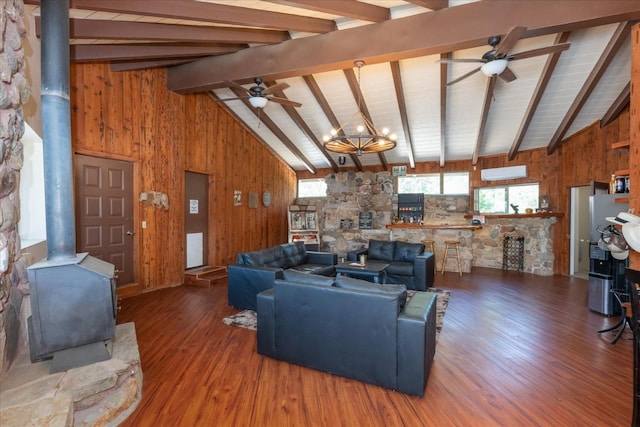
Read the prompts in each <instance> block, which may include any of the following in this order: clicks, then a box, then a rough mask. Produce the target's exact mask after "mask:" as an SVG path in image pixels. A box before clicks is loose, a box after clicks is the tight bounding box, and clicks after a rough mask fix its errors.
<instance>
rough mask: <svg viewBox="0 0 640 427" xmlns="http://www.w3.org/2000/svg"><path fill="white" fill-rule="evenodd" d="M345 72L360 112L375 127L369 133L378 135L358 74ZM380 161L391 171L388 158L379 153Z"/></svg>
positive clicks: (349, 71)
mask: <svg viewBox="0 0 640 427" xmlns="http://www.w3.org/2000/svg"><path fill="white" fill-rule="evenodd" d="M343 71H344V76H345V77H346V78H347V83H349V88H350V89H351V93H352V94H353V97H354V98H355V99H356V103H357V104H358V108H359V109H360V112H361V113H362V115H363V116H364V117H365V118H366V119H367V120H368V121H369V123H371V125H372V126H373V129H371V128H370V127H369V126H367V127H368V128H369V132H371V133H377V132H376V128H375V124H374V123H373V120H372V119H371V113H369V109H368V108H367V103H366V102H365V101H364V96H362V91H361V90H360V84H359V82H358V79H357V78H356V73H355V72H354V71H353V68H346V69H345V70H343ZM358 100H360V102H358ZM378 159H380V163H382V167H383V168H384V170H389V162H387V157H386V156H385V155H384V153H378Z"/></svg>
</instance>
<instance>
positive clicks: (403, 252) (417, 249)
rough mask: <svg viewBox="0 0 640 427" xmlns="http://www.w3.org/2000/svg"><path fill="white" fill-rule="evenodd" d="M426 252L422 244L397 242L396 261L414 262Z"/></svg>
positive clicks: (394, 256) (394, 258)
mask: <svg viewBox="0 0 640 427" xmlns="http://www.w3.org/2000/svg"><path fill="white" fill-rule="evenodd" d="M423 252H424V245H423V244H422V243H409V242H396V250H395V252H394V255H393V260H394V261H404V262H414V261H415V260H416V257H417V256H418V255H420V254H422V253H423Z"/></svg>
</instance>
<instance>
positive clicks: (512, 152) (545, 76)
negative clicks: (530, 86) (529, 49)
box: [509, 32, 571, 160]
mask: <svg viewBox="0 0 640 427" xmlns="http://www.w3.org/2000/svg"><path fill="white" fill-rule="evenodd" d="M570 35H571V33H570V32H564V33H561V34H558V36H557V37H556V40H555V43H554V44H558V43H566V42H567V40H569V36H570ZM561 53H562V52H560V51H559V52H555V53H552V54H550V55H549V56H548V57H547V61H546V63H545V65H544V68H543V69H542V74H541V75H540V79H539V80H538V84H537V85H536V88H535V89H534V91H533V96H532V97H531V100H530V101H529V105H528V106H527V111H526V112H525V113H524V117H523V119H522V121H521V122H520V127H519V128H518V133H517V134H516V137H515V138H514V140H513V144H511V148H510V149H509V160H513V159H514V158H515V157H516V154H518V150H519V149H520V144H522V140H523V139H524V136H525V135H526V134H527V130H528V129H529V125H530V124H531V120H533V115H534V114H535V112H536V110H537V108H538V104H540V100H541V99H542V95H544V92H545V90H546V89H547V85H548V84H549V80H551V75H552V74H553V70H555V68H556V65H557V64H558V60H560V54H561Z"/></svg>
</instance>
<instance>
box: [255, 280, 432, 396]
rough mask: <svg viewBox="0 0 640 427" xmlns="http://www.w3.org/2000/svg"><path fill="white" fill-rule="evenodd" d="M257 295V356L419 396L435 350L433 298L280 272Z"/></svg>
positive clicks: (402, 289)
mask: <svg viewBox="0 0 640 427" xmlns="http://www.w3.org/2000/svg"><path fill="white" fill-rule="evenodd" d="M285 276H287V279H286V280H276V281H275V283H274V287H273V288H272V289H269V290H266V291H264V292H261V293H260V294H258V333H257V349H258V353H259V354H262V355H265V356H268V357H272V358H275V359H279V360H284V361H287V362H290V363H295V364H298V365H302V366H307V367H310V368H314V369H318V370H321V371H325V372H330V373H332V374H335V375H340V376H344V377H347V378H353V379H356V380H359V381H363V382H367V383H371V384H376V385H379V386H382V387H386V388H390V389H393V390H397V391H399V392H402V393H407V394H412V395H416V396H423V395H424V390H425V387H426V384H427V380H428V378H429V373H430V371H431V365H432V362H433V357H434V355H435V347H436V341H435V337H436V298H437V296H436V294H434V293H431V292H416V293H415V294H414V295H413V297H411V299H410V300H409V302H407V303H406V304H405V300H406V287H405V286H404V285H377V284H373V283H370V282H367V281H363V280H358V279H353V278H348V277H339V278H337V279H334V278H331V277H318V276H315V275H308V276H306V277H305V276H303V275H301V274H291V273H289V272H285Z"/></svg>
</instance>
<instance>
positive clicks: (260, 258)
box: [238, 251, 264, 267]
mask: <svg viewBox="0 0 640 427" xmlns="http://www.w3.org/2000/svg"><path fill="white" fill-rule="evenodd" d="M238 264H242V265H253V266H260V267H262V266H264V254H263V253H262V251H254V252H244V253H241V254H238Z"/></svg>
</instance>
